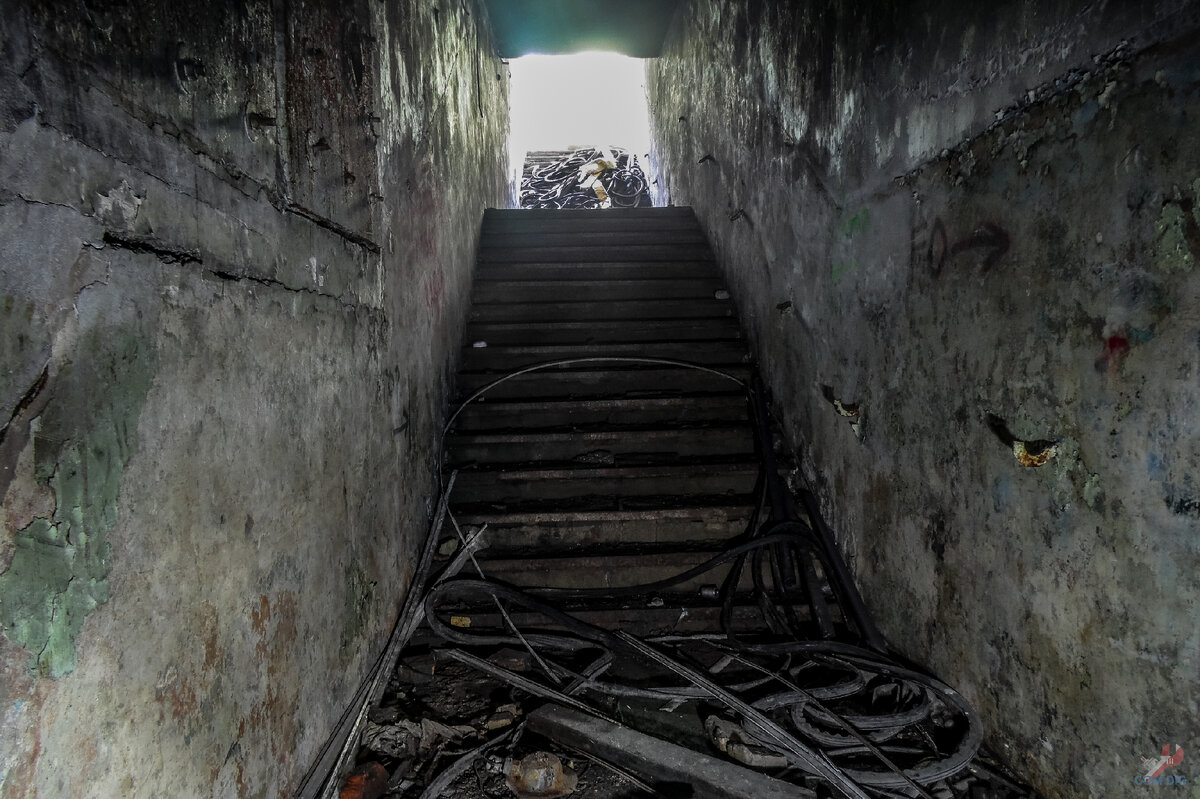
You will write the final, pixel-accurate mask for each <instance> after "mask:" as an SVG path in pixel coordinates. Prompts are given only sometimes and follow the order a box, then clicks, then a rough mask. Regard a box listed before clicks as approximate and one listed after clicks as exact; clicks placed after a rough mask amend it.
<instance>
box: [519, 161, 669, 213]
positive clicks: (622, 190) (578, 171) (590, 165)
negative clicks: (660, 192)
mask: <svg viewBox="0 0 1200 799" xmlns="http://www.w3.org/2000/svg"><path fill="white" fill-rule="evenodd" d="M519 197H520V204H521V207H522V208H634V207H644V206H649V205H651V200H650V192H649V185H648V184H647V182H646V174H645V172H643V170H642V167H641V165H640V164H639V163H638V159H637V156H636V155H633V154H631V153H629V152H627V151H625V150H622V149H619V148H616V147H604V148H592V147H586V148H579V149H573V150H538V151H534V152H530V153H527V154H526V156H525V166H524V171H523V173H522V176H521V190H520V194H519Z"/></svg>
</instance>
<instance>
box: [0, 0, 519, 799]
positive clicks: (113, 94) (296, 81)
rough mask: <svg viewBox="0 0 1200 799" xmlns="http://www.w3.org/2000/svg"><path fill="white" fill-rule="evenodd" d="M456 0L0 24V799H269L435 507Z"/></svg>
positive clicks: (476, 196) (481, 193)
mask: <svg viewBox="0 0 1200 799" xmlns="http://www.w3.org/2000/svg"><path fill="white" fill-rule="evenodd" d="M483 14H484V12H483V10H482V8H481V6H480V5H478V4H476V3H474V2H466V3H454V4H441V3H437V2H434V1H433V0H426V1H425V2H414V3H386V4H385V3H375V2H368V0H356V2H351V3H335V2H329V1H328V0H320V1H317V2H314V1H313V0H295V1H293V2H278V0H275V1H272V0H251V2H237V3H234V2H222V3H212V4H204V5H203V6H200V7H199V8H197V7H188V6H178V5H177V4H171V3H165V2H157V1H156V0H140V1H139V2H135V3H129V4H125V3H106V2H91V1H90V0H89V1H88V2H67V3H45V2H39V1H38V0H30V1H29V2H14V3H7V4H6V6H5V11H4V14H2V15H0V43H2V44H0V48H2V49H0V414H2V415H3V419H2V420H0V421H2V422H3V423H4V427H3V428H2V430H0V498H2V500H3V504H2V505H0V522H2V523H3V531H4V533H3V537H2V538H0V626H2V631H3V637H2V638H0V663H2V667H3V677H0V796H5V797H34V796H42V797H51V796H54V797H59V796H71V797H95V796H122V797H150V796H166V795H171V796H214V797H226V796H254V797H262V796H272V797H274V796H289V795H291V793H292V792H293V791H294V790H295V789H296V787H297V785H298V783H299V781H300V779H301V777H302V776H303V773H304V771H305V770H306V769H307V768H308V766H309V764H310V763H311V762H312V761H313V760H314V758H315V757H316V754H317V752H318V750H319V749H320V747H321V745H322V744H323V743H324V741H325V740H326V738H327V736H328V735H329V734H330V733H331V732H332V730H333V727H334V725H335V723H336V721H337V719H338V717H339V716H340V714H341V713H342V711H343V710H344V709H345V708H346V707H347V706H348V704H349V702H350V700H351V696H352V694H353V692H354V690H355V689H356V688H357V686H358V684H359V683H360V681H361V680H362V678H363V677H364V675H365V673H366V672H367V670H368V669H369V668H370V666H371V664H372V662H373V661H374V658H375V656H376V655H377V654H378V653H379V651H380V650H381V648H382V645H383V642H384V640H385V638H386V635H387V633H388V631H389V629H390V627H391V625H392V623H393V621H394V620H395V616H396V613H397V610H398V607H399V601H400V600H401V598H402V596H403V591H404V589H405V588H406V586H407V582H408V580H409V578H410V577H411V572H412V569H413V564H412V556H413V554H414V552H415V549H416V547H417V545H418V543H419V542H420V541H421V540H422V539H423V535H424V532H425V529H426V526H427V521H428V518H429V515H430V513H431V511H432V508H433V504H434V501H435V497H434V496H433V492H434V491H435V479H436V477H435V475H436V466H437V464H436V462H435V461H436V452H435V449H434V448H435V445H436V442H437V431H438V430H439V428H440V423H441V419H442V418H443V415H444V404H445V402H446V394H447V388H448V383H449V379H450V376H451V375H452V374H453V366H454V364H453V361H454V358H455V353H456V352H457V349H458V344H459V339H460V338H461V334H462V328H463V324H464V320H465V314H466V310H467V304H468V301H469V300H468V295H469V285H470V278H471V274H470V272H471V268H472V265H473V261H474V254H475V248H476V244H477V237H478V228H479V222H480V218H481V215H482V209H483V208H484V207H487V206H494V205H503V204H505V202H506V198H507V192H508V187H507V185H506V181H505V165H504V164H503V163H502V157H503V153H504V152H505V151H506V137H507V126H508V119H507V116H508V99H507V86H508V76H507V71H506V68H505V67H504V66H503V65H502V64H501V62H500V61H499V60H498V59H496V58H495V57H494V56H493V55H492V52H493V51H492V45H491V41H490V39H489V35H490V34H489V33H488V32H487V25H486V20H485V19H484V18H483Z"/></svg>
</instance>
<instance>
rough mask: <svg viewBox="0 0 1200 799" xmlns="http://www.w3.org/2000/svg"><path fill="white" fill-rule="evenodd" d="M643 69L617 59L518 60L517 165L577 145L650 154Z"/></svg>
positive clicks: (514, 131) (531, 57) (549, 57)
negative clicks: (528, 156) (530, 154)
mask: <svg viewBox="0 0 1200 799" xmlns="http://www.w3.org/2000/svg"><path fill="white" fill-rule="evenodd" d="M643 64H644V61H643V60H642V59H640V58H630V57H628V56H623V55H616V54H613V53H578V54H576V55H527V56H522V57H521V58H514V59H513V60H512V61H511V62H510V63H509V68H510V69H511V70H512V92H511V96H510V99H511V103H512V132H511V139H510V141H511V144H512V148H511V151H512V154H513V156H514V161H515V162H516V163H517V164H519V163H520V161H521V160H523V158H524V154H525V152H526V151H528V150H551V149H554V150H558V149H566V148H567V147H569V146H571V145H582V146H595V145H614V146H617V147H623V148H625V149H627V150H629V151H630V152H632V153H635V154H638V155H641V154H644V153H645V152H646V151H647V150H648V149H649V147H650V122H649V117H648V114H647V111H646V89H645V70H644V67H643ZM517 168H518V169H519V168H520V167H519V166H518V167H517Z"/></svg>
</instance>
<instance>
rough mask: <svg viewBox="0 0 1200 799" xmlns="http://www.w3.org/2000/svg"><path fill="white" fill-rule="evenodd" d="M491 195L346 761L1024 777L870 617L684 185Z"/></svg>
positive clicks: (963, 784) (774, 789) (536, 787)
mask: <svg viewBox="0 0 1200 799" xmlns="http://www.w3.org/2000/svg"><path fill="white" fill-rule="evenodd" d="M581 157H588V158H591V157H593V156H581ZM489 214H490V215H489V216H488V217H487V218H486V219H485V224H484V239H483V242H482V244H481V250H480V252H481V256H480V260H481V266H480V274H479V278H478V280H477V284H476V288H475V301H476V307H475V309H473V311H472V322H471V325H472V327H471V329H470V330H469V331H468V337H467V339H466V340H467V341H468V342H470V341H487V342H489V346H487V347H486V348H478V347H465V348H464V357H463V360H462V371H461V372H460V374H459V385H460V387H461V390H462V391H463V392H464V395H463V397H462V403H461V405H460V406H459V407H458V408H457V409H456V410H455V412H454V413H453V414H452V415H451V417H450V422H449V423H448V425H447V428H446V430H445V434H444V438H443V446H444V448H445V452H444V453H443V463H444V464H446V466H447V469H448V474H447V476H446V486H445V489H444V491H443V495H442V499H441V502H440V504H439V506H438V509H437V513H436V514H435V517H434V522H433V526H432V530H431V533H430V535H429V536H428V539H427V542H426V545H425V548H424V550H423V553H422V557H421V560H420V561H419V562H418V568H417V571H416V574H415V576H414V578H413V581H412V587H411V589H410V592H409V596H408V598H407V600H406V602H405V606H404V609H403V610H402V612H401V614H400V620H399V622H398V623H397V632H396V634H395V635H394V636H393V639H392V641H391V642H390V643H389V646H388V648H387V654H386V656H385V657H384V658H382V659H381V664H382V665H381V666H380V675H386V677H385V676H379V677H378V678H377V682H376V683H373V685H377V687H378V690H373V691H372V692H371V694H370V697H371V701H370V702H367V703H366V706H369V712H368V713H365V714H363V715H362V718H361V723H360V724H358V725H356V726H355V728H354V731H353V733H352V734H351V735H350V738H349V740H350V745H349V746H348V747H345V748H344V750H343V751H345V752H356V753H357V760H358V763H359V766H358V767H357V770H356V771H355V772H354V773H353V778H354V779H358V778H359V776H360V775H363V774H367V775H371V774H375V775H376V776H377V775H378V774H379V769H380V768H382V769H383V770H384V771H386V773H387V775H388V778H387V780H386V781H385V782H383V783H382V785H380V784H379V783H378V779H377V778H376V783H373V784H374V785H376V787H377V788H378V790H380V791H382V792H383V793H382V794H381V795H384V796H386V797H388V798H389V799H418V798H419V799H434V797H452V798H453V799H483V797H505V798H506V799H507V798H508V797H513V796H517V797H528V798H530V799H532V798H534V797H541V798H545V797H556V796H571V797H574V798H576V799H628V798H629V797H636V796H656V797H696V798H698V799H699V798H702V797H707V798H709V799H734V798H735V797H736V798H737V799H741V798H742V797H755V798H756V799H775V797H778V798H779V799H783V798H784V797H820V798H821V799H826V798H833V797H837V798H840V799H846V798H848V797H849V798H852V799H916V798H918V797H919V798H920V799H1018V798H1021V799H1026V798H1027V797H1032V796H1034V794H1033V792H1032V791H1031V790H1030V789H1029V788H1027V787H1023V786H1022V785H1020V783H1019V782H1018V781H1016V780H1015V779H1012V778H1010V777H1008V776H1006V774H1005V773H1004V772H1003V771H1002V770H1001V769H1000V768H999V767H997V766H996V765H995V764H994V762H993V761H992V760H991V759H990V758H989V757H988V755H987V753H986V750H985V748H984V746H983V741H984V730H983V726H982V724H981V721H980V718H979V716H978V714H977V713H976V712H975V711H974V709H972V707H971V706H970V705H969V703H968V702H967V701H966V700H965V699H964V698H963V697H962V696H961V695H960V694H959V693H958V692H957V691H955V690H954V689H953V688H952V687H951V686H950V685H948V684H947V683H946V682H943V681H942V680H940V679H938V678H937V677H935V676H933V675H931V674H929V673H928V672H927V671H925V670H924V669H922V668H920V667H919V666H916V665H914V664H912V663H910V662H908V661H906V660H905V659H904V658H903V657H902V656H900V655H899V654H898V652H897V651H896V650H895V649H894V648H893V647H892V646H891V645H890V644H889V643H888V641H887V640H886V638H885V637H884V636H883V635H882V633H881V632H880V631H879V629H878V628H877V627H876V625H875V623H874V621H873V619H872V617H871V615H870V613H869V611H868V609H867V607H866V605H865V603H864V602H863V599H862V598H861V597H860V595H859V593H858V589H857V587H856V586H855V583H854V580H853V578H852V576H851V573H850V571H849V569H848V567H847V565H846V564H845V562H844V561H843V560H842V558H841V555H840V553H839V549H838V546H837V543H836V541H835V539H834V535H833V532H832V530H831V529H830V528H829V526H828V525H826V523H825V522H824V520H823V519H822V516H821V513H820V508H819V503H818V501H817V498H816V497H815V496H814V494H813V493H812V492H811V491H810V490H808V489H807V488H806V487H804V486H803V485H800V484H798V483H797V482H796V481H795V475H796V469H795V468H794V464H793V463H789V462H785V461H784V460H781V459H784V458H785V457H788V456H787V449H786V448H785V447H784V446H783V445H782V443H781V440H780V438H779V436H778V435H777V431H776V429H775V427H774V425H773V424H772V421H771V417H770V413H769V405H768V398H767V396H766V392H765V390H764V389H763V388H762V385H761V383H760V381H759V380H758V378H757V375H756V372H755V370H754V368H753V367H752V366H751V365H750V364H749V363H748V361H747V358H746V344H745V341H744V340H743V339H741V338H740V337H739V335H738V333H737V328H736V319H735V318H734V317H733V315H732V310H731V306H730V302H729V295H728V292H727V291H725V290H724V286H723V285H722V283H721V281H720V278H719V275H715V274H714V271H715V269H714V267H713V265H712V262H711V255H710V254H708V253H707V245H705V244H704V243H703V238H702V236H699V235H698V234H697V232H696V229H695V221H694V218H693V217H692V216H691V213H690V211H686V209H668V208H663V209H657V208H646V209H617V210H612V211H607V212H603V213H597V214H589V213H582V212H578V211H521V212H517V211H512V212H499V213H491V212H489ZM664 231H665V232H664ZM622 237H623V238H622ZM660 237H665V238H666V239H670V241H669V243H665V244H664V243H663V241H662V240H661V238H660ZM595 242H604V243H605V247H604V250H603V253H602V254H598V253H597V251H596V250H597V248H596V246H595ZM580 270H583V272H584V273H586V276H581V271H580ZM539 292H540V293H539ZM689 292H690V294H689ZM534 294H536V295H537V296H536V297H533V296H532V295H534ZM689 355H690V356H691V357H689ZM555 358H556V359H557V360H550V359H555ZM830 393H831V394H832V390H830ZM835 407H836V404H835ZM850 410H851V409H850V407H849V406H846V412H847V413H849V411H850ZM789 479H791V481H792V484H790V485H789V482H788V481H789ZM371 764H375V766H377V767H378V768H371ZM346 771H347V768H346V767H343V768H342V769H341V770H340V772H339V773H341V774H345V773H346ZM360 782H361V779H360ZM345 784H346V790H347V791H353V790H359V789H358V788H355V787H354V786H355V785H357V784H358V783H354V784H351V783H350V782H347V783H345ZM328 785H332V786H333V791H335V792H336V790H337V789H338V787H339V786H341V785H342V782H340V781H336V780H335V781H331V782H330V783H328ZM332 795H336V793H333V794H326V795H325V796H326V797H329V796H332ZM350 795H353V796H359V795H366V794H365V793H363V792H361V791H360V793H356V794H355V793H351V794H346V793H344V794H343V796H346V797H348V796H350Z"/></svg>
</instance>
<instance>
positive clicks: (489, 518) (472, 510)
mask: <svg viewBox="0 0 1200 799" xmlns="http://www.w3.org/2000/svg"><path fill="white" fill-rule="evenodd" d="M725 502H726V504H723V505H722V504H713V505H699V504H690V505H688V504H684V503H676V504H674V505H673V506H671V507H665V508H642V509H626V510H572V509H569V508H566V509H565V508H562V507H558V508H553V509H550V510H544V511H522V510H505V509H497V508H492V507H483V506H470V507H456V508H455V509H454V515H455V518H456V519H457V520H458V522H459V523H460V524H463V525H471V526H473V527H475V528H478V527H481V526H483V525H484V524H486V525H487V526H488V529H487V537H488V541H489V542H491V543H492V545H493V546H495V547H498V548H502V549H505V548H507V549H517V548H521V547H529V548H546V549H552V548H570V547H580V546H595V545H606V544H614V543H622V544H630V543H647V544H656V543H657V544H666V543H676V544H692V543H696V542H700V541H726V540H728V539H730V538H733V537H734V536H738V535H741V534H742V533H744V532H745V529H746V525H747V523H748V522H749V519H750V514H751V512H752V508H751V506H750V505H749V504H748V503H746V504H736V503H735V504H730V503H729V500H728V498H725Z"/></svg>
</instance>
